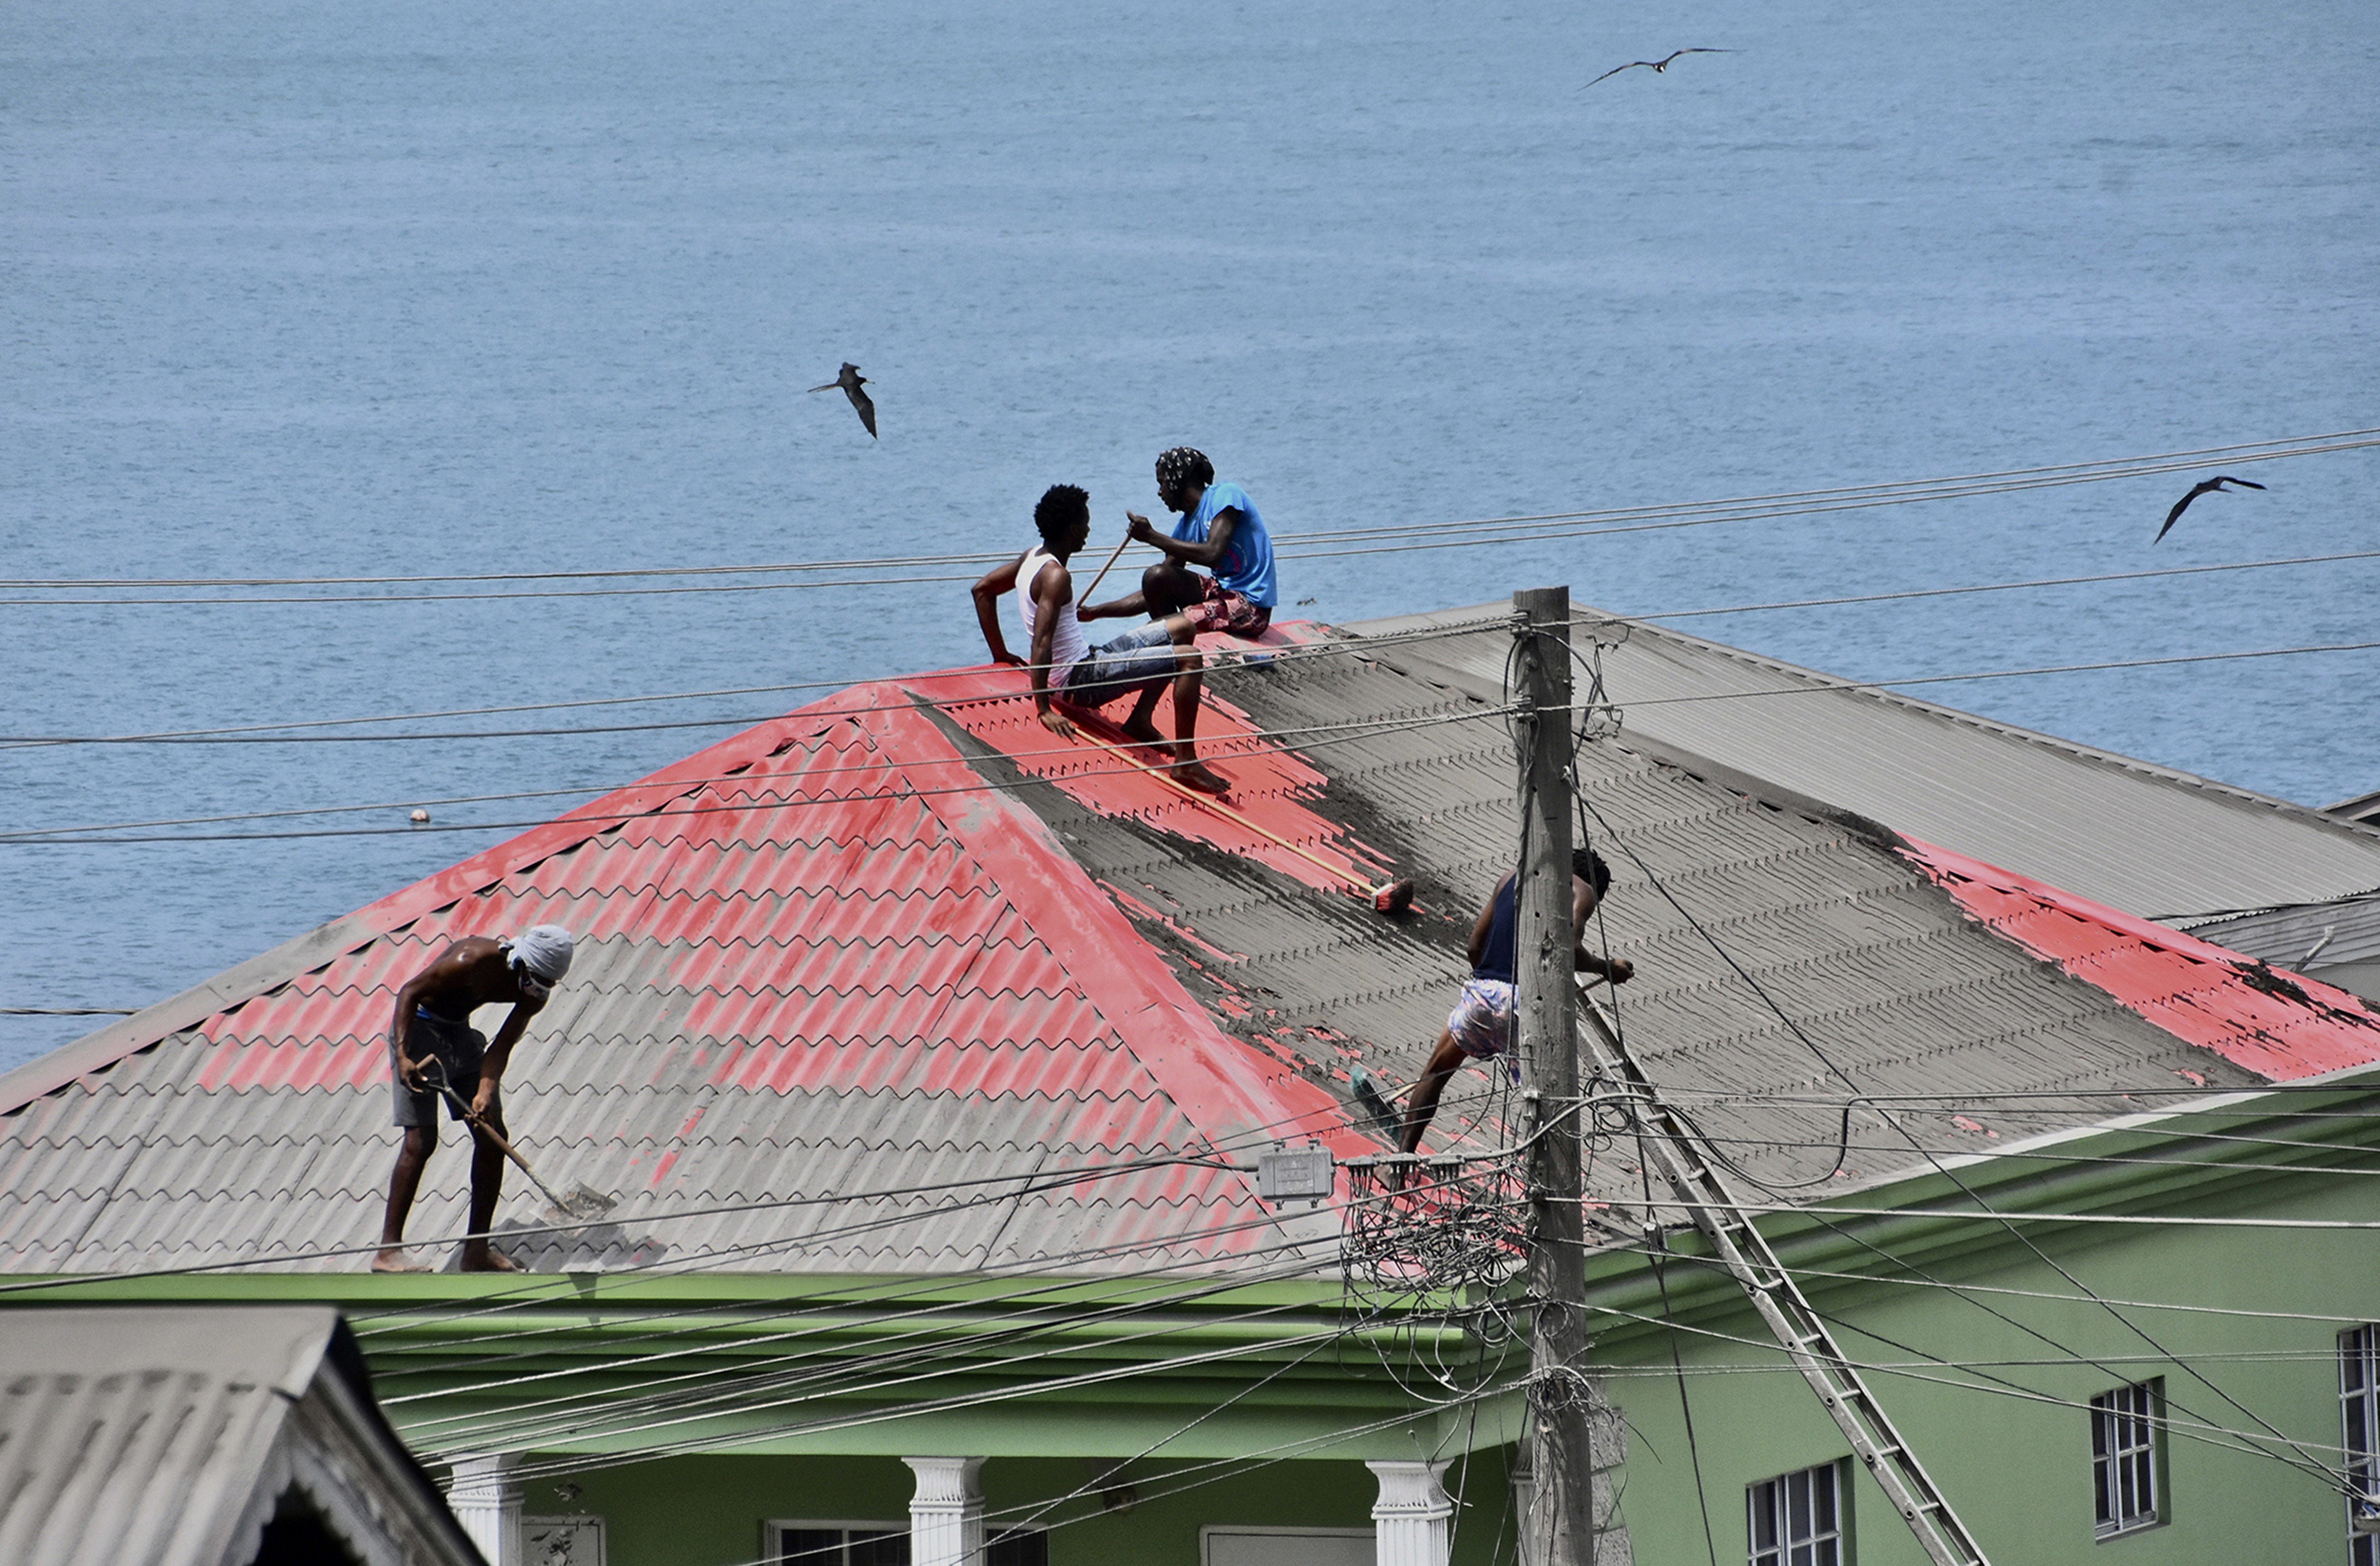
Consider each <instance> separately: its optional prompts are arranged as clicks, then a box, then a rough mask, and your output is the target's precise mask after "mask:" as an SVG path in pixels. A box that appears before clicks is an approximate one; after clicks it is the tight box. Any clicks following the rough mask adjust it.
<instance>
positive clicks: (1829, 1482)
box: [1743, 1458, 1851, 1566]
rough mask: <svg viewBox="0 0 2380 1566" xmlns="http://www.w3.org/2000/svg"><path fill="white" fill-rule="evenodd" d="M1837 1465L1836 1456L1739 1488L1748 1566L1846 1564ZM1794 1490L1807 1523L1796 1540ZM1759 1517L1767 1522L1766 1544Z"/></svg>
mask: <svg viewBox="0 0 2380 1566" xmlns="http://www.w3.org/2000/svg"><path fill="white" fill-rule="evenodd" d="M1843 1461H1844V1460H1843V1459H1841V1458H1837V1459H1836V1460H1835V1461H1834V1462H1832V1463H1819V1464H1818V1465H1817V1466H1815V1467H1814V1468H1800V1469H1796V1470H1794V1471H1793V1472H1792V1473H1791V1474H1779V1475H1777V1476H1776V1477H1775V1478H1773V1479H1763V1480H1760V1481H1759V1482H1758V1483H1756V1484H1752V1485H1746V1486H1745V1487H1744V1489H1743V1558H1744V1560H1745V1561H1746V1562H1747V1563H1748V1566H1851V1519H1850V1517H1848V1516H1847V1515H1846V1514H1845V1513H1844V1511H1843V1505H1844V1501H1845V1499H1847V1498H1846V1497H1845V1496H1844V1494H1843ZM1796 1487H1799V1493H1800V1496H1801V1498H1802V1499H1803V1503H1804V1504H1803V1517H1804V1521H1805V1523H1806V1524H1807V1525H1806V1526H1804V1527H1803V1528H1802V1530H1801V1532H1800V1534H1799V1535H1798V1536H1797V1535H1796V1533H1795V1531H1794V1530H1795V1526H1796V1524H1795V1522H1794V1514H1793V1502H1794V1499H1796ZM1822 1501H1823V1503H1824V1504H1821V1502H1822ZM1764 1517H1765V1518H1766V1520H1767V1523H1768V1524H1769V1526H1768V1542H1767V1544H1766V1545H1764V1544H1762V1543H1761V1523H1762V1521H1763V1519H1764Z"/></svg>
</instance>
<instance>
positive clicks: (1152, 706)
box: [973, 484, 1231, 794]
mask: <svg viewBox="0 0 2380 1566" xmlns="http://www.w3.org/2000/svg"><path fill="white" fill-rule="evenodd" d="M1033 525H1034V526H1035V527H1036V528H1039V529H1040V532H1041V542H1040V544H1039V545H1038V547H1036V548H1033V549H1029V550H1026V552H1024V553H1023V554H1020V555H1018V556H1017V557H1016V558H1015V559H1014V560H1013V561H1011V562H1009V564H1005V565H1002V566H997V567H995V568H993V569H992V570H990V571H988V572H986V573H984V577H983V579H982V580H981V581H979V582H977V583H976V585H975V587H974V589H973V592H974V595H975V615H976V622H977V624H978V625H981V626H982V627H983V640H984V645H985V646H986V647H988V648H990V649H991V661H992V662H995V663H1006V664H1009V665H1012V666H1014V667H1018V668H1022V669H1024V670H1025V671H1026V673H1027V674H1029V675H1030V676H1031V677H1032V681H1033V707H1034V710H1035V711H1036V712H1038V714H1039V715H1040V719H1041V726H1042V727H1043V728H1045V729H1048V730H1049V731H1050V733H1051V734H1057V735H1059V736H1060V737H1061V738H1064V739H1073V738H1074V737H1075V725H1074V722H1073V721H1072V720H1070V719H1069V718H1068V717H1067V716H1066V715H1065V714H1064V713H1063V712H1060V711H1056V710H1052V708H1051V706H1050V703H1051V702H1052V701H1056V702H1058V703H1060V704H1062V705H1064V706H1068V707H1074V708H1077V709H1081V710H1086V711H1092V710H1097V709H1099V708H1101V707H1104V706H1106V705H1107V704H1108V703H1109V702H1111V701H1113V700H1115V699H1116V698H1118V697H1121V696H1125V695H1135V696H1136V697H1137V698H1138V699H1136V700H1135V702H1134V703H1133V708H1132V711H1131V713H1130V715H1129V716H1127V717H1126V718H1125V719H1124V721H1123V732H1124V733H1125V734H1128V735H1130V736H1131V737H1132V738H1133V739H1134V740H1135V741H1137V742H1138V743H1140V744H1142V745H1147V746H1152V747H1159V748H1161V749H1165V750H1168V751H1170V752H1171V753H1172V758H1173V759H1172V762H1170V763H1169V764H1168V770H1169V771H1170V773H1171V775H1172V777H1173V778H1175V779H1176V780H1178V781H1179V782H1181V783H1185V784H1187V785H1188V786H1190V787H1192V788H1195V789H1197V790H1199V791H1201V792H1202V793H1206V794H1221V793H1223V792H1225V791H1226V790H1227V789H1229V788H1230V787H1231V784H1230V783H1227V782H1225V781H1224V779H1223V778H1222V777H1221V775H1220V774H1219V773H1217V772H1215V771H1212V770H1210V769H1209V768H1208V767H1207V766H1206V764H1205V763H1203V762H1201V761H1200V760H1199V759H1198V750H1197V746H1196V734H1197V730H1198V695H1199V688H1200V685H1201V683H1202V680H1203V677H1204V676H1203V674H1202V669H1203V667H1204V663H1203V660H1202V659H1201V658H1200V655H1199V652H1198V633H1197V631H1196V629H1195V628H1194V625H1193V623H1192V619H1191V616H1189V615H1187V614H1183V613H1166V614H1164V615H1163V616H1162V617H1160V618H1157V619H1152V620H1151V621H1150V622H1149V623H1148V624H1147V625H1141V626H1138V627H1136V628H1135V629H1133V630H1130V631H1126V632H1125V633H1124V634H1123V636H1120V637H1116V638H1115V639H1114V640H1113V641H1110V642H1106V643H1104V644H1102V645H1100V646H1099V647H1096V648H1094V647H1091V646H1090V645H1089V644H1088V639H1087V637H1085V636H1084V635H1083V627H1082V625H1081V622H1082V621H1085V620H1097V619H1108V618H1114V617H1117V616H1120V615H1125V614H1137V613H1141V600H1140V595H1139V594H1136V593H1135V594H1134V595H1133V596H1132V597H1131V598H1130V599H1119V600H1116V601H1111V602H1109V603H1103V604H1083V605H1081V606H1079V607H1077V606H1076V604H1075V578H1074V575H1073V573H1072V572H1070V571H1069V570H1068V569H1067V567H1066V562H1067V560H1068V559H1069V558H1070V557H1071V556H1073V555H1074V554H1075V552H1078V551H1080V550H1081V549H1082V547H1083V545H1084V544H1086V543H1087V542H1088V541H1089V540H1090V536H1091V497H1090V496H1089V495H1088V494H1087V493H1086V492H1084V491H1083V490H1082V489H1080V488H1079V487H1077V486H1075V485H1073V484H1052V485H1050V488H1049V489H1048V490H1047V491H1045V492H1043V493H1042V496H1041V499H1040V502H1039V504H1037V505H1035V506H1034V508H1033ZM1152 569H1154V568H1153V567H1152ZM1012 588H1013V589H1015V592H1016V613H1017V617H1018V618H1019V619H1021V620H1022V621H1023V622H1024V624H1025V634H1026V636H1027V637H1031V638H1032V657H1031V658H1030V659H1029V660H1028V659H1024V658H1019V657H1017V656H1016V655H1015V654H1014V653H1013V652H1011V651H1009V650H1008V642H1007V639H1006V638H1005V637H1002V635H1001V630H1000V595H1001V594H1002V593H1004V592H1007V591H1008V590H1009V589H1012ZM1169 685H1170V686H1172V689H1173V730H1174V737H1173V739H1172V741H1171V742H1170V743H1169V742H1168V741H1166V739H1165V738H1164V737H1163V736H1162V735H1161V734H1159V733H1158V732H1157V724H1156V723H1155V722H1153V721H1152V717H1151V714H1152V713H1154V712H1155V710H1156V708H1157V698H1158V696H1159V695H1160V693H1161V692H1162V691H1164V689H1165V688H1166V687H1167V686H1169Z"/></svg>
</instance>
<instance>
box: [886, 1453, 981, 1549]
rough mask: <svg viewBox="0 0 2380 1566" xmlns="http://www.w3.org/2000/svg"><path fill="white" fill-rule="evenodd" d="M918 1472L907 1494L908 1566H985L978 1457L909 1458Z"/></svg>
mask: <svg viewBox="0 0 2380 1566" xmlns="http://www.w3.org/2000/svg"><path fill="white" fill-rule="evenodd" d="M901 1461H902V1462H904V1463H907V1464H908V1465H909V1467H910V1469H911V1470H912V1471H913V1472H915V1473H916V1475H917V1494H915V1495H913V1496H911V1497H910V1498H909V1566H983V1491H981V1490H980V1489H978V1488H977V1487H976V1482H975V1476H976V1473H977V1470H978V1469H980V1468H982V1466H983V1459H982V1458H980V1457H905V1458H903V1459H902V1460H901Z"/></svg>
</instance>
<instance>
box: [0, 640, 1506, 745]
mask: <svg viewBox="0 0 2380 1566" xmlns="http://www.w3.org/2000/svg"><path fill="white" fill-rule="evenodd" d="M1506 618H1507V617H1505V616H1500V615H1499V616H1493V617H1483V618H1480V619H1475V620H1455V621H1449V622H1447V623H1445V624H1443V625H1423V626H1416V627H1415V628H1414V629H1412V630H1406V631H1386V632H1382V633H1381V634H1379V635H1378V636H1376V637H1340V638H1338V639H1334V640H1329V641H1318V642H1305V643H1299V644H1294V645H1290V646H1284V647H1267V648H1265V649H1263V653H1262V655H1261V661H1259V662H1248V661H1247V660H1245V658H1239V659H1235V658H1233V657H1230V656H1228V655H1229V654H1230V653H1233V652H1236V651H1240V650H1242V649H1228V648H1227V649H1209V650H1210V651H1220V652H1221V653H1222V654H1224V656H1220V657H1217V658H1215V659H1213V660H1212V661H1211V662H1208V663H1207V664H1206V666H1205V669H1204V674H1205V675H1206V676H1208V677H1214V676H1220V677H1222V678H1224V679H1227V680H1228V679H1237V678H1240V677H1242V676H1245V675H1250V674H1266V673H1269V672H1270V671H1271V670H1272V669H1273V668H1274V667H1275V666H1276V665H1278V666H1283V667H1287V666H1294V665H1297V664H1301V663H1305V662H1310V661H1313V660H1316V659H1323V658H1349V657H1353V658H1364V659H1369V658H1372V657H1375V656H1377V655H1378V652H1379V651H1380V649H1384V648H1392V647H1400V646H1404V645H1408V644H1411V643H1416V642H1430V641H1442V640H1445V639H1447V638H1449V637H1464V636H1469V635H1471V634H1472V633H1474V632H1475V631H1478V630H1482V629H1485V628H1488V627H1490V626H1494V625H1503V624H1505V622H1506ZM1057 667H1060V665H1058V664H1055V663H1045V664H1033V663H1025V662H1017V663H1010V664H990V663H976V664H968V665H965V666H964V667H961V668H957V669H939V670H927V671H923V672H912V673H908V674H886V675H879V676H876V677H873V678H868V679H849V680H805V681H800V682H797V683H794V684H789V685H775V686H722V687H721V688H719V689H715V690H688V691H662V692H658V693H654V694H649V695H640V696H620V697H588V698H577V699H574V700H567V701H529V702H514V703H511V704H508V705H505V706H500V707H454V708H445V709H442V710H434V711H419V712H383V713H372V714H366V715H361V716H348V717H340V718H299V719H291V720H287V721H285V722H272V723H243V724H237V725H233V726H230V727H224V728H207V729H165V730H159V731H156V732H154V733H148V734H0V749H44V748H55V747H63V746H71V745H164V744H173V743H190V742H196V741H200V740H223V741H225V742H226V743H228V742H232V741H239V742H243V743H246V742H247V736H249V735H262V734H278V733H280V732H282V731H285V730H290V729H323V728H339V727H347V726H354V725H359V724H366V723H402V722H425V721H427V720H429V719H432V718H480V717H490V716H497V715H502V714H504V713H511V712H542V711H558V710H572V709H580V708H588V707H619V706H631V705H636V704H639V703H646V702H655V701H694V700H700V699H707V698H717V697H728V696H767V695H772V694H781V693H783V692H788V691H805V690H851V689H855V688H856V687H858V686H867V685H892V686H904V687H905V686H909V685H912V684H915V685H920V686H929V685H931V684H932V683H934V682H935V681H938V680H946V679H950V678H953V677H955V676H960V675H969V674H976V675H980V674H991V673H993V672H994V671H996V670H998V669H1014V671H1016V672H1017V673H1019V674H1026V675H1027V676H1028V677H1029V676H1030V675H1031V674H1032V673H1033V672H1034V671H1035V670H1036V669H1039V670H1041V671H1043V672H1045V673H1046V672H1047V671H1049V670H1050V669H1053V668H1057ZM910 694H911V698H912V699H906V700H902V701H894V702H879V703H876V704H874V705H872V706H842V707H837V708H835V709H833V710H832V712H831V713H823V714H820V716H833V717H839V716H843V715H846V714H849V715H855V716H856V715H858V714H861V713H868V712H897V711H903V710H907V709H908V708H909V707H911V706H913V705H914V704H915V703H916V702H920V701H922V702H925V703H926V704H927V705H929V706H933V707H938V708H939V707H943V706H952V707H975V706H983V705H987V704H989V703H991V702H995V701H1012V700H1013V701H1022V700H1026V699H1028V698H1030V697H1031V696H1032V694H1033V693H1032V691H1031V689H1030V688H1029V687H1028V688H1025V689H1018V690H1007V691H990V692H983V693H977V694H973V695H965V696H955V697H949V698H943V699H942V700H940V701H935V700H932V699H931V698H928V697H926V696H924V695H923V694H922V693H917V692H913V693H910ZM805 711H807V709H806V708H795V709H794V710H791V711H786V712H772V713H770V714H768V715H766V716H765V717H762V718H755V719H748V720H734V719H720V720H716V721H717V722H774V721H776V720H779V719H784V718H793V717H798V716H800V715H802V713H804V712H805ZM702 721H703V722H711V721H712V720H708V719H706V720H702ZM651 726H652V727H656V728H683V727H685V726H686V724H685V723H683V722H670V723H659V724H654V725H651ZM635 728H636V725H628V726H627V728H626V729H625V730H624V729H617V728H604V729H553V730H521V731H514V730H504V731H478V734H479V736H480V737H488V738H508V737H518V736H519V735H520V734H612V733H620V732H634V730H635ZM297 737H298V738H299V739H308V740H310V739H321V740H325V741H328V740H337V739H343V738H347V737H349V736H345V735H335V734H324V735H319V736H315V735H300V736H297ZM358 737H360V738H364V739H416V738H420V739H447V738H455V737H463V738H468V737H473V736H472V735H469V734H465V735H460V736H457V735H454V734H380V735H362V736H358ZM257 743H273V742H271V741H260V742H257Z"/></svg>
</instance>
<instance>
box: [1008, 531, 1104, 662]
mask: <svg viewBox="0 0 2380 1566" xmlns="http://www.w3.org/2000/svg"><path fill="white" fill-rule="evenodd" d="M1050 558H1051V557H1050V552H1049V551H1047V550H1044V549H1038V548H1037V549H1033V550H1028V551H1027V552H1026V555H1025V563H1024V564H1021V565H1019V566H1018V567H1017V568H1016V614H1017V618H1018V619H1020V620H1023V621H1024V622H1025V656H1026V660H1027V661H1030V660H1031V658H1032V656H1033V614H1034V605H1033V582H1034V578H1035V577H1038V576H1040V575H1041V567H1043V566H1044V565H1047V564H1050ZM1090 650H1091V646H1090V643H1089V642H1088V641H1087V640H1085V639H1084V637H1083V623H1082V622H1081V621H1080V620H1077V619H1076V618H1075V606H1074V605H1073V604H1072V603H1068V604H1065V605H1063V606H1062V607H1061V608H1060V609H1059V611H1058V624H1057V625H1055V626H1053V627H1052V628H1051V631H1050V664H1051V665H1052V667H1051V668H1050V687H1051V688H1052V689H1055V688H1056V687H1058V686H1062V685H1064V684H1065V683H1066V675H1067V674H1068V673H1069V672H1070V671H1072V670H1073V668H1074V667H1075V664H1077V663H1080V662H1082V661H1083V659H1084V656H1085V655H1086V654H1087V653H1088V652H1089V651H1090Z"/></svg>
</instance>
